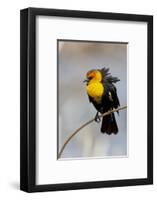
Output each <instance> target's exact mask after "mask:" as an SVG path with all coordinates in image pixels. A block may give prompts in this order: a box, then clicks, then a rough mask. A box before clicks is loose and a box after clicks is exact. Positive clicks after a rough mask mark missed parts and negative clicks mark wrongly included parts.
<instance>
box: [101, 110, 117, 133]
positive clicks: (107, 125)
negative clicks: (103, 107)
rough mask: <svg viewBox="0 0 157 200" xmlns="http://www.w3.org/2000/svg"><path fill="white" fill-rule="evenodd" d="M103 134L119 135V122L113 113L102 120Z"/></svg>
mask: <svg viewBox="0 0 157 200" xmlns="http://www.w3.org/2000/svg"><path fill="white" fill-rule="evenodd" d="M101 132H102V133H107V134H108V135H110V134H112V133H114V134H117V133H118V126H117V122H116V119H115V116H114V113H111V114H110V115H106V116H104V117H103V119H102V125H101Z"/></svg>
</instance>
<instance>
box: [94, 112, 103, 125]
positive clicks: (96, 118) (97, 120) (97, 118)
mask: <svg viewBox="0 0 157 200" xmlns="http://www.w3.org/2000/svg"><path fill="white" fill-rule="evenodd" d="M94 120H95V122H97V123H99V122H100V121H101V118H100V116H99V113H98V112H97V113H96V115H95V118H94Z"/></svg>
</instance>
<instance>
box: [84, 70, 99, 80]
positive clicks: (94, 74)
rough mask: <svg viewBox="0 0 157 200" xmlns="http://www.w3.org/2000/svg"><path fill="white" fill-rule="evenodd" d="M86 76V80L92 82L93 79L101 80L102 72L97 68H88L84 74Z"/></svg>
mask: <svg viewBox="0 0 157 200" xmlns="http://www.w3.org/2000/svg"><path fill="white" fill-rule="evenodd" d="M86 78H87V80H86V81H87V82H91V81H92V82H93V81H98V82H101V81H102V74H101V72H100V71H99V70H90V71H89V72H87V74H86Z"/></svg>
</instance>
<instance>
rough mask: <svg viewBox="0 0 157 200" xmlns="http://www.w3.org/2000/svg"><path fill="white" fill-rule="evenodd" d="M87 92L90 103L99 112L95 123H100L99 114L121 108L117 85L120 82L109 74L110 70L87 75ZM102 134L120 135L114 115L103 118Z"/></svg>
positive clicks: (97, 70) (91, 72)
mask: <svg viewBox="0 0 157 200" xmlns="http://www.w3.org/2000/svg"><path fill="white" fill-rule="evenodd" d="M86 78H87V79H86V80H85V82H86V91H87V94H88V97H89V101H90V102H92V103H93V105H94V107H95V108H96V110H97V114H96V116H95V121H96V122H100V117H99V113H101V114H102V113H105V112H108V111H110V110H112V109H113V108H118V107H119V106H120V103H119V99H118V96H117V89H116V87H115V85H114V84H115V83H116V82H118V81H120V80H119V79H118V78H117V77H113V76H112V75H111V74H110V73H109V68H102V69H93V70H90V71H88V72H87V74H86ZM101 132H102V133H106V134H108V135H110V134H112V133H114V134H117V133H118V126H117V123H116V119H115V115H114V113H111V114H109V115H106V116H104V117H103V118H102V125H101Z"/></svg>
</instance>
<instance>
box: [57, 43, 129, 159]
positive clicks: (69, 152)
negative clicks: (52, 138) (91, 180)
mask: <svg viewBox="0 0 157 200" xmlns="http://www.w3.org/2000/svg"><path fill="white" fill-rule="evenodd" d="M103 67H107V68H110V72H111V74H112V76H116V77H118V78H119V79H120V81H119V82H118V83H116V87H117V93H118V97H119V100H120V104H121V106H122V105H126V104H127V44H126V43H113V42H84V41H81V42H80V41H68V40H67V41H66V40H64V41H62V40H58V73H59V74H58V78H59V79H58V87H59V88H58V89H59V91H58V93H59V105H58V106H59V124H58V126H59V130H58V150H60V149H61V147H62V145H63V143H64V141H65V140H66V138H67V137H68V136H69V135H71V134H72V133H73V132H74V131H75V130H76V129H77V128H79V127H80V126H81V125H82V124H83V123H85V122H87V121H88V120H90V119H91V118H93V117H95V114H96V110H95V108H94V107H93V105H92V103H89V100H88V96H87V94H86V90H85V87H86V84H85V83H83V80H84V79H85V78H86V73H87V71H89V70H91V69H101V68H103ZM115 117H116V121H117V124H118V128H119V132H118V134H117V135H113V134H112V135H107V134H102V133H101V132H100V127H101V123H95V122H93V123H91V124H90V125H88V126H86V127H85V128H83V129H82V130H81V131H80V132H79V133H77V135H76V136H74V138H73V139H72V140H71V141H70V142H69V143H68V145H67V146H66V148H65V149H64V152H63V153H62V156H61V158H60V159H63V158H64V159H65V158H68V159H72V158H73V159H74V158H80V159H85V158H87V157H88V158H92V157H97V158H98V157H106V156H107V157H110V156H127V111H126V109H125V110H122V111H120V115H119V116H118V115H117V113H115Z"/></svg>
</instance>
